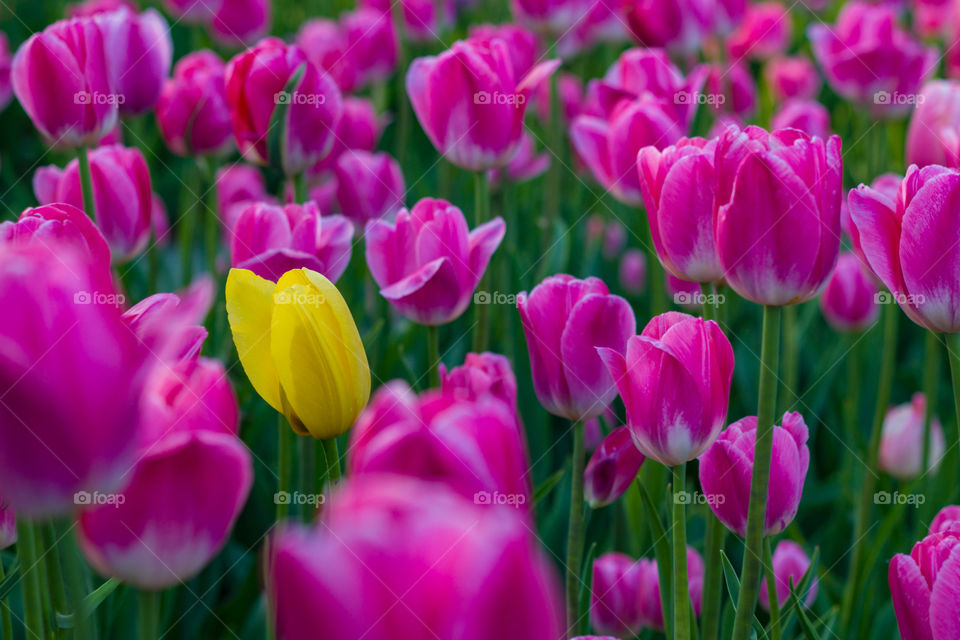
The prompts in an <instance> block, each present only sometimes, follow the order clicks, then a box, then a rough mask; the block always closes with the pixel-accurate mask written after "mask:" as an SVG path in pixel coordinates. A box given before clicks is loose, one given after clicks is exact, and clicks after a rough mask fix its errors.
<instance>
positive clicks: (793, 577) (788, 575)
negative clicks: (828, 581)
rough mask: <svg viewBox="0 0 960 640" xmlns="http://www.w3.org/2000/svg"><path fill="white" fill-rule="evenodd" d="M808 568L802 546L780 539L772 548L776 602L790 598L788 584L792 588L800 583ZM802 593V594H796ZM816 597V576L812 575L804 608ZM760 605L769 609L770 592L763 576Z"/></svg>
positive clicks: (807, 561)
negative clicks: (775, 546)
mask: <svg viewBox="0 0 960 640" xmlns="http://www.w3.org/2000/svg"><path fill="white" fill-rule="evenodd" d="M809 568H810V558H808V557H807V553H806V552H805V551H804V550H803V547H801V546H800V545H798V544H797V543H796V542H794V541H792V540H781V541H780V542H779V543H778V544H777V548H776V549H774V550H773V575H774V576H775V577H776V580H777V602H778V603H780V604H781V605H783V604H784V603H786V602H788V601H789V599H790V585H791V584H792V585H793V587H794V588H796V587H798V586H799V585H800V581H801V580H802V579H803V576H804V575H805V574H806V573H807V569H809ZM797 595H802V594H799V593H798V594H797ZM816 599H817V578H816V576H814V578H813V580H812V581H811V582H810V587H809V590H808V591H807V597H806V598H804V599H803V606H804V608H806V607H809V606H810V605H812V604H813V601H814V600H816ZM760 606H761V607H763V608H764V609H767V610H769V609H770V594H769V592H768V591H767V579H766V578H764V579H763V582H762V583H761V585H760Z"/></svg>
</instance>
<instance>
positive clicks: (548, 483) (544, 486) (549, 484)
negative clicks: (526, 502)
mask: <svg viewBox="0 0 960 640" xmlns="http://www.w3.org/2000/svg"><path fill="white" fill-rule="evenodd" d="M566 473H567V469H566V465H564V467H563V468H562V469H559V470H557V471H556V472H554V473H553V474H552V475H551V476H550V477H548V478H547V479H546V480H544V481H543V482H541V483H540V485H539V486H538V487H537V488H536V489H534V490H533V503H534V504H539V502H540V501H541V500H542V499H544V498H545V497H547V495H548V494H549V493H550V491H552V490H553V488H554V487H556V486H557V484H558V483H559V482H560V481H561V480H562V479H563V476H564V475H565V474H566Z"/></svg>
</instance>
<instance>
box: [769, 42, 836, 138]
mask: <svg viewBox="0 0 960 640" xmlns="http://www.w3.org/2000/svg"><path fill="white" fill-rule="evenodd" d="M764 75H765V76H766V79H767V84H768V85H769V86H770V90H771V91H772V92H773V96H774V98H776V99H777V100H789V99H790V98H800V99H802V100H813V99H815V98H816V97H817V94H819V93H820V87H821V85H822V84H823V83H822V81H821V80H820V74H819V73H817V68H816V67H815V66H814V65H813V63H812V62H811V61H810V59H809V58H805V57H800V56H797V57H792V58H785V57H782V58H774V59H773V60H771V61H770V62H768V63H767V64H766V66H765V67H764ZM774 128H777V127H774Z"/></svg>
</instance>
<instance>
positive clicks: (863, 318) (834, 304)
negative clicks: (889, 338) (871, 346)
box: [820, 252, 880, 331]
mask: <svg viewBox="0 0 960 640" xmlns="http://www.w3.org/2000/svg"><path fill="white" fill-rule="evenodd" d="M868 271H869V270H868V268H867V267H866V266H865V265H864V264H863V263H862V262H861V261H860V258H858V257H857V256H856V255H855V254H853V253H850V252H844V253H841V254H840V258H839V260H837V268H836V270H835V271H834V272H833V275H832V276H830V280H829V281H828V282H827V286H826V288H824V290H823V293H822V294H821V295H820V311H821V312H823V317H824V318H825V319H826V321H827V323H828V324H829V325H830V326H831V327H833V328H834V329H836V330H837V331H864V330H866V329H867V328H869V327H870V325H872V324H873V323H874V322H876V321H877V316H878V315H879V313H880V307H879V306H878V305H877V297H878V293H879V291H878V290H877V285H876V284H875V283H874V281H873V275H872V274H871V273H869V272H868Z"/></svg>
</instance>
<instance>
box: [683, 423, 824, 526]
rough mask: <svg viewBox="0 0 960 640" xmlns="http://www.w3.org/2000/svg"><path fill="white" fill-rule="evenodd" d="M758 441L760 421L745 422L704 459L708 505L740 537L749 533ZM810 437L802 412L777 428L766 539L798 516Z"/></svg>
mask: <svg viewBox="0 0 960 640" xmlns="http://www.w3.org/2000/svg"><path fill="white" fill-rule="evenodd" d="M756 436H757V419H756V417H754V416H749V417H746V418H741V419H740V420H737V421H736V422H734V423H733V424H731V425H730V426H729V427H727V428H726V429H725V430H724V431H722V432H721V433H720V437H718V438H717V441H716V442H715V443H713V446H711V447H710V448H709V449H707V451H706V452H705V453H704V454H703V455H702V456H701V457H700V486H701V487H703V492H704V494H706V497H707V504H709V505H710V508H711V509H712V510H713V513H714V515H716V516H717V518H719V519H720V521H721V522H723V524H724V525H726V527H727V528H728V529H730V530H731V531H733V532H734V533H736V534H737V535H739V536H740V537H744V536H745V535H746V532H747V507H748V505H749V503H750V478H751V476H752V475H753V454H754V447H755V444H756ZM807 437H808V431H807V425H806V423H805V422H804V421H803V417H802V416H801V415H800V414H799V413H795V412H794V413H790V412H787V413H785V414H783V426H779V425H777V426H775V427H774V428H773V454H772V457H771V462H770V485H769V487H768V489H767V517H766V520H765V524H764V534H763V535H765V536H771V535H774V534H777V533H780V532H781V531H783V530H784V529H786V528H787V525H789V524H790V523H791V522H792V521H793V518H794V516H796V515H797V507H798V506H799V505H800V496H801V495H802V494H803V482H804V480H805V479H806V477H807V468H808V467H809V465H810V450H809V449H808V448H807Z"/></svg>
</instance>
